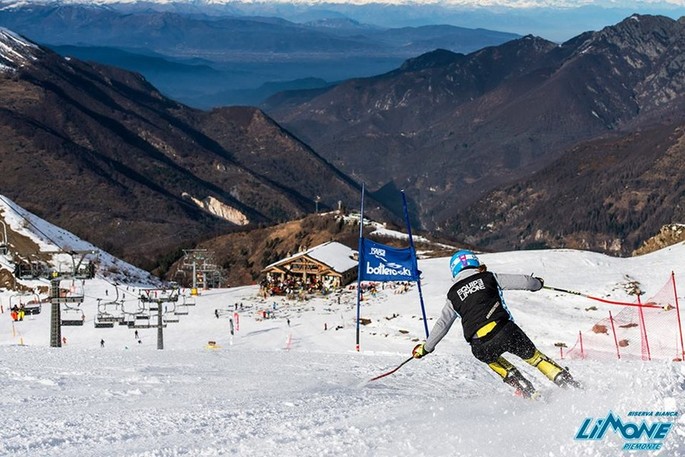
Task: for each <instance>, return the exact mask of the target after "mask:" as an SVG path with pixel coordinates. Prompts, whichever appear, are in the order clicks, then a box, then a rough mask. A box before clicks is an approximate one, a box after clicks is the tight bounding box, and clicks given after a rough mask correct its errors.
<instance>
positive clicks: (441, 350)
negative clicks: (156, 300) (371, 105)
mask: <svg viewBox="0 0 685 457" xmlns="http://www.w3.org/2000/svg"><path fill="white" fill-rule="evenodd" d="M46 230H47V229H46ZM481 260H482V261H484V262H485V263H486V264H487V265H488V266H489V268H490V269H491V270H493V271H498V272H503V273H505V272H506V273H526V274H530V273H534V274H535V275H536V276H542V277H544V278H545V280H546V284H548V285H551V286H556V287H562V288H569V289H573V290H578V291H580V292H582V293H586V294H591V295H595V296H600V297H610V298H611V299H612V300H618V301H622V300H625V301H629V302H632V301H633V298H632V297H630V296H629V295H627V293H626V291H625V288H626V287H625V285H626V282H627V281H629V280H635V281H639V282H640V284H641V286H642V288H643V290H645V291H646V293H647V294H648V295H649V294H650V293H651V292H655V291H657V290H659V289H661V288H662V286H663V285H664V283H665V282H666V281H667V280H668V278H669V277H670V274H671V272H672V271H674V272H675V275H676V278H679V277H683V275H685V246H684V245H682V244H680V245H676V246H672V247H669V248H666V249H664V250H661V251H659V252H655V253H652V254H649V255H645V256H642V257H637V258H631V259H617V258H611V257H607V256H604V255H600V254H595V253H591V252H582V251H570V250H548V251H526V252H503V253H496V254H485V255H482V256H481ZM447 263H448V261H447V259H430V260H420V261H419V268H420V269H421V270H422V271H423V278H424V279H423V282H422V288H423V295H424V299H425V303H426V312H427V315H428V317H429V320H430V321H431V322H429V326H430V324H432V321H433V320H434V319H435V318H436V317H437V315H438V314H439V312H440V309H441V308H442V306H443V303H444V295H445V293H446V291H447V289H448V288H449V286H450V279H449V272H448V267H447ZM114 287H115V286H114V285H113V281H111V280H110V279H107V278H105V277H98V278H96V279H94V280H90V281H86V282H85V284H84V292H85V301H84V303H83V305H82V307H83V309H84V313H85V317H86V323H85V325H84V326H82V327H62V335H63V336H64V337H65V338H66V341H67V343H66V345H64V346H63V347H62V348H50V347H49V335H50V328H49V324H50V313H49V310H50V305H44V307H43V312H41V313H40V314H38V315H35V316H26V318H25V320H24V321H22V322H16V323H13V322H12V321H11V319H10V316H9V313H8V312H7V306H8V304H9V301H10V299H12V301H13V303H16V300H18V299H19V298H18V297H17V296H15V295H13V294H12V293H10V292H2V293H0V304H1V305H3V308H4V314H0V385H1V386H2V387H3V395H2V396H1V397H0V411H1V412H2V427H0V455H2V456H5V455H7V456H10V455H11V456H18V457H19V456H27V457H28V456H30V457H34V456H60V457H65V456H67V457H68V456H79V457H87V456H141V457H142V456H220V455H238V456H277V455H278V456H326V455H329V456H398V455H408V456H493V457H495V456H497V457H500V456H502V455H511V456H549V457H553V456H608V455H627V454H630V453H631V452H628V451H623V450H622V447H623V445H624V443H625V442H626V441H625V440H623V439H622V438H621V437H620V436H619V435H618V434H617V433H615V432H614V431H609V432H608V433H607V435H606V436H605V437H603V438H602V439H598V440H593V441H583V440H576V439H575V438H574V437H575V436H576V433H577V432H578V430H579V428H580V426H581V424H582V423H583V421H584V420H585V419H586V418H594V419H596V418H605V417H606V416H607V414H608V413H609V412H610V411H611V412H613V413H614V414H616V415H618V416H620V417H621V419H622V420H624V421H630V420H632V421H636V422H638V423H639V421H641V420H642V419H643V418H639V419H640V420H639V421H637V420H636V419H635V418H631V417H629V416H628V414H629V413H630V412H631V411H643V412H657V411H666V412H676V413H677V414H678V417H676V418H675V419H674V421H675V425H674V426H673V429H672V430H671V432H670V434H668V435H667V437H666V439H664V440H663V442H662V443H661V444H662V449H661V450H660V451H656V452H653V451H639V452H638V455H664V456H666V455H668V456H678V455H684V453H685V421H684V420H683V419H682V417H681V414H682V412H683V410H684V406H685V393H684V392H683V389H684V388H685V366H683V365H682V364H681V363H678V362H672V361H670V360H659V361H651V362H646V361H645V362H643V361H635V360H620V361H618V360H613V359H609V360H603V361H599V360H564V364H565V365H567V366H569V368H570V369H571V371H572V372H573V373H574V375H575V376H576V377H577V378H578V379H580V380H581V381H582V382H583V383H584V384H585V385H586V388H585V389H584V390H582V391H566V390H560V389H557V388H556V387H555V386H553V385H552V384H551V383H550V382H549V381H547V380H546V379H544V378H543V377H542V376H541V375H540V374H539V373H537V372H535V371H533V369H531V368H530V367H528V366H525V364H524V363H523V362H522V361H520V360H518V359H517V358H516V357H513V356H511V357H510V360H511V361H512V362H514V363H516V365H518V366H519V368H520V369H521V370H522V371H524V372H525V373H526V374H527V376H528V377H529V379H531V380H532V381H533V382H534V384H535V385H536V386H537V387H539V389H540V390H541V391H542V393H543V398H542V400H540V401H531V400H525V399H522V398H518V397H515V396H513V395H512V391H511V390H510V388H509V387H508V386H506V385H504V384H503V383H502V382H501V381H499V379H497V377H496V376H495V375H494V374H493V373H491V372H490V371H489V369H488V368H487V367H485V366H484V365H483V364H481V363H480V362H478V361H476V360H475V359H474V358H473V357H472V356H471V355H470V352H469V348H468V346H467V344H466V343H465V342H464V341H463V338H462V335H461V329H460V328H459V326H458V325H455V327H454V328H453V329H452V331H451V333H450V334H449V335H448V336H447V337H446V338H445V339H444V340H443V341H442V342H441V343H440V345H438V347H437V349H436V351H435V352H434V353H433V354H430V355H428V356H427V357H425V358H424V359H421V360H412V361H410V362H409V363H407V364H406V365H404V366H403V367H402V368H401V369H400V370H398V371H397V372H396V373H394V374H392V375H390V376H387V377H384V378H382V379H380V380H378V381H374V382H368V380H369V379H370V378H372V377H374V376H377V375H379V374H381V373H384V372H386V371H388V370H390V369H392V368H394V367H396V366H397V365H398V364H399V363H401V362H402V361H404V360H405V359H407V358H408V357H409V355H410V351H411V348H412V347H413V346H414V345H415V344H416V341H417V340H418V339H420V338H423V337H424V331H423V323H422V321H421V320H420V316H421V311H420V307H419V299H418V293H417V291H416V288H415V287H413V288H412V289H411V290H410V291H409V292H407V293H404V294H400V293H396V291H397V289H392V288H390V287H387V288H383V289H381V290H379V292H378V293H377V294H376V295H375V296H371V295H368V296H367V297H366V299H365V300H364V302H363V305H362V312H361V314H362V317H365V318H369V319H371V324H369V325H367V326H363V327H362V330H361V351H360V352H356V351H355V350H354V348H355V326H354V318H355V315H356V310H355V293H354V291H352V290H346V291H345V292H344V293H343V294H342V295H341V296H340V302H339V303H338V297H337V296H330V297H318V298H312V299H310V300H307V301H306V302H297V301H286V300H284V299H282V298H281V297H277V298H270V299H267V300H263V299H261V298H259V297H258V294H257V289H256V288H255V287H252V286H248V287H241V288H233V289H215V290H209V291H201V294H200V295H199V296H198V297H190V296H189V295H188V291H187V290H186V291H184V294H185V300H186V303H190V302H191V301H192V300H194V301H195V305H194V306H188V314H187V315H182V316H179V322H178V323H170V324H168V326H167V327H166V328H164V329H163V341H164V349H163V350H158V349H156V348H157V330H156V329H139V330H138V332H139V336H140V341H141V342H140V343H138V342H137V341H136V339H135V337H134V330H133V329H129V328H127V327H125V326H115V327H114V328H107V329H101V328H95V327H94V326H93V320H94V318H95V317H96V315H97V310H98V308H97V300H98V299H101V300H107V299H112V298H113V297H114V296H116V293H115V289H114ZM140 287H141V284H125V283H119V286H118V288H119V294H120V295H119V298H120V299H122V296H123V295H124V294H126V297H125V298H123V300H124V301H125V303H126V304H127V308H128V309H134V308H133V307H134V306H137V298H136V297H137V296H138V294H139V293H140ZM680 289H681V290H685V285H681V286H680ZM10 297H13V298H10ZM506 298H507V303H508V305H509V307H510V309H511V310H512V312H513V314H514V316H515V318H516V320H517V322H518V323H519V325H521V327H523V328H524V330H526V331H527V333H528V334H529V335H530V336H531V337H532V339H533V340H534V341H535V342H536V343H537V344H538V346H539V347H540V349H541V350H543V351H544V352H546V353H547V354H549V355H550V356H552V357H554V358H558V349H557V348H555V347H554V343H556V342H565V343H566V344H567V345H568V346H571V345H573V343H574V341H575V338H576V336H577V333H578V330H583V331H585V330H587V329H588V328H589V327H591V326H592V324H593V323H594V322H596V321H597V320H598V319H600V318H602V317H604V314H605V313H606V312H607V310H609V309H615V308H616V306H613V308H612V305H605V304H602V303H596V302H591V301H590V300H588V299H587V298H583V297H580V296H575V295H565V294H560V293H557V292H552V291H548V290H543V291H539V292H536V293H531V292H521V291H510V292H508V293H507V294H506ZM680 298H681V301H682V296H681V297H680ZM182 300H183V299H182ZM182 300H181V302H182ZM181 302H179V303H181ZM236 304H238V319H237V320H235V321H234V323H235V324H237V325H236V327H237V328H236V331H235V334H234V335H231V334H230V327H229V326H230V322H229V319H231V318H233V319H235V316H234V313H235V312H236V311H235V308H236ZM240 304H242V310H240ZM590 305H594V306H596V307H597V309H596V310H591V311H586V308H588V307H589V306H590ZM274 308H275V309H274ZM215 310H218V314H219V317H218V318H217V317H216V313H215ZM265 310H269V311H271V313H272V314H273V317H272V318H268V319H262V318H261V317H260V314H261V313H260V311H265ZM324 328H326V330H324ZM101 339H103V340H104V341H105V346H104V347H100V340H101ZM209 341H215V342H216V345H217V347H216V348H214V349H209V348H208V347H207V343H208V342H209ZM20 343H23V345H22V344H20ZM644 419H645V420H646V423H647V425H650V424H652V423H653V422H655V421H658V420H660V419H659V418H655V417H647V418H644Z"/></svg>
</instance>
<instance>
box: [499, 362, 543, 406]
mask: <svg viewBox="0 0 685 457" xmlns="http://www.w3.org/2000/svg"><path fill="white" fill-rule="evenodd" d="M503 381H504V383H505V384H509V385H510V386H512V387H513V388H514V389H515V391H514V395H516V396H517V397H523V398H531V399H536V398H538V397H539V393H538V391H537V390H535V387H533V384H531V382H530V381H528V380H527V379H526V378H524V377H523V375H522V374H521V372H520V371H518V370H517V369H516V368H514V369H513V370H509V373H507V376H506V377H505V378H504V379H503Z"/></svg>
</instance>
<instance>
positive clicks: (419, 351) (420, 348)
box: [411, 343, 429, 359]
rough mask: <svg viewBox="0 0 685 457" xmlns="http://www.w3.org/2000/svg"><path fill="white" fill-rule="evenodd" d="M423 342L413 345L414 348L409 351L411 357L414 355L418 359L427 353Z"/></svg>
mask: <svg viewBox="0 0 685 457" xmlns="http://www.w3.org/2000/svg"><path fill="white" fill-rule="evenodd" d="M425 344H426V343H421V344H417V345H416V346H414V349H413V350H412V351H411V355H412V357H414V358H415V359H420V358H421V357H423V356H424V355H426V354H429V352H428V351H426V348H425V347H424V345H425Z"/></svg>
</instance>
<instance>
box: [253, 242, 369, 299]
mask: <svg viewBox="0 0 685 457" xmlns="http://www.w3.org/2000/svg"><path fill="white" fill-rule="evenodd" d="M356 256H357V251H355V250H354V249H350V248H348V247H347V246H345V245H344V244H341V243H338V242H336V241H329V242H328V243H324V244H320V245H318V246H316V247H313V248H311V249H308V250H306V251H303V252H298V253H297V254H295V255H292V256H290V257H287V258H285V259H283V260H279V261H278V262H275V263H272V264H271V265H268V266H267V267H266V268H264V270H262V273H264V274H265V275H266V276H267V278H269V279H271V280H277V281H278V280H280V281H286V280H288V279H290V280H292V279H300V280H301V281H302V282H303V283H305V284H306V283H312V282H318V283H321V284H325V285H326V286H328V287H332V288H338V287H344V286H346V285H347V284H349V283H351V282H352V281H353V280H355V279H356V278H357V265H358V261H357V260H356Z"/></svg>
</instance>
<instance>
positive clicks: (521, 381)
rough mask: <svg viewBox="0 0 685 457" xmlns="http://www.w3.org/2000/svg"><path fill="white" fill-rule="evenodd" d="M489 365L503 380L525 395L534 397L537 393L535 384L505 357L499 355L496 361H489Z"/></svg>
mask: <svg viewBox="0 0 685 457" xmlns="http://www.w3.org/2000/svg"><path fill="white" fill-rule="evenodd" d="M488 366H489V367H490V369H491V370H492V371H494V372H495V373H497V374H498V375H500V376H501V377H502V381H504V383H505V384H509V385H510V386H512V387H513V388H514V389H516V390H517V391H520V392H521V394H522V395H523V396H525V397H532V396H534V395H535V394H536V391H535V387H534V386H533V384H531V382H530V381H528V380H527V379H526V378H525V377H524V376H523V375H522V374H521V372H520V371H519V370H517V369H516V367H515V366H514V365H512V364H511V363H509V361H508V360H507V359H505V358H504V357H502V356H500V357H498V358H497V360H496V361H494V362H491V363H488Z"/></svg>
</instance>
